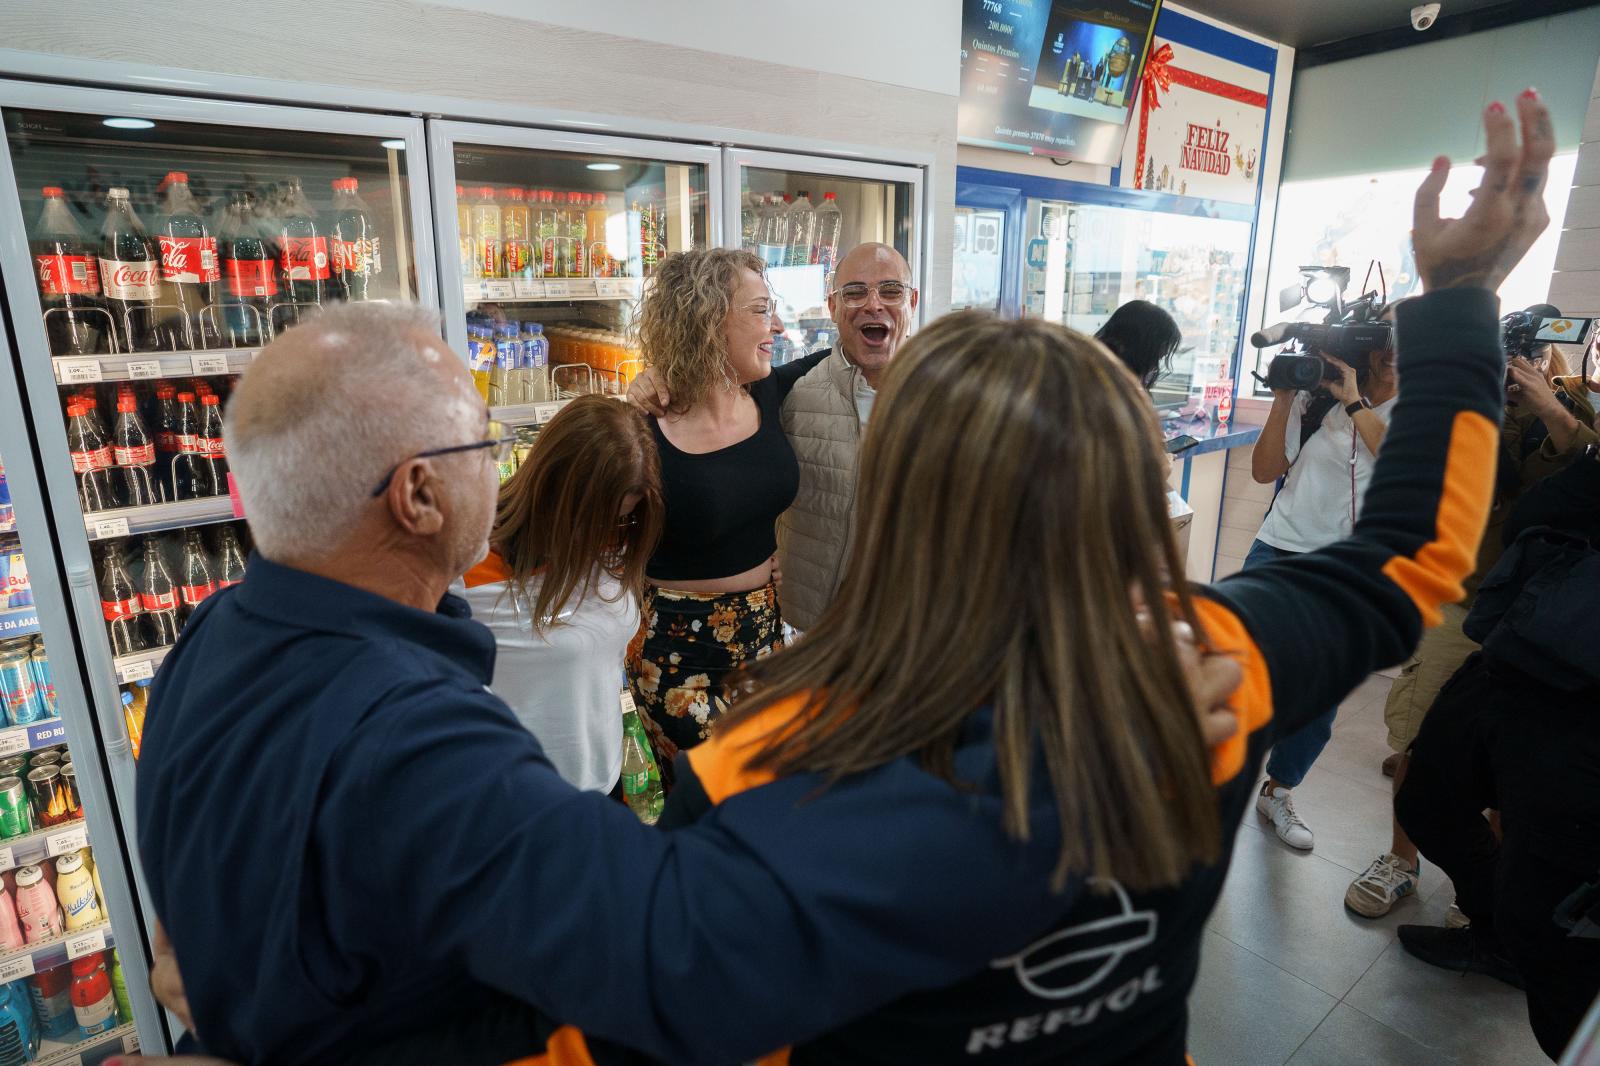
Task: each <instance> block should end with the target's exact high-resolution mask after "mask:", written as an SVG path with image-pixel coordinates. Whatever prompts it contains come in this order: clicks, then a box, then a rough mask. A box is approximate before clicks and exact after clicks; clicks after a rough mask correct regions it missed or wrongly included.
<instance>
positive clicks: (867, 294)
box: [833, 281, 911, 308]
mask: <svg viewBox="0 0 1600 1066" xmlns="http://www.w3.org/2000/svg"><path fill="white" fill-rule="evenodd" d="M874 292H876V293H877V294H878V302H879V303H881V304H883V305H884V306H885V307H899V306H900V305H901V304H903V303H905V302H906V296H907V294H909V293H910V292H911V286H909V285H907V284H905V283H904V282H900V281H880V282H879V283H878V284H876V285H863V284H861V283H859V282H852V283H851V284H849V285H843V286H840V287H839V288H837V289H834V290H833V294H834V295H835V296H837V297H839V299H840V300H842V301H844V305H845V306H846V307H851V308H854V307H865V306H867V301H868V300H869V299H871V298H872V294H873V293H874Z"/></svg>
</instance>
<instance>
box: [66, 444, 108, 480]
mask: <svg viewBox="0 0 1600 1066" xmlns="http://www.w3.org/2000/svg"><path fill="white" fill-rule="evenodd" d="M111 465H112V463H111V448H110V446H109V445H108V446H106V447H104V448H96V449H94V451H90V452H73V453H72V472H73V473H75V474H87V473H88V472H89V471H91V470H107V469H110V467H111Z"/></svg>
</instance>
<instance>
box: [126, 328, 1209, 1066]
mask: <svg viewBox="0 0 1600 1066" xmlns="http://www.w3.org/2000/svg"><path fill="white" fill-rule="evenodd" d="M225 432H226V443H227V448H228V455H229V460H230V462H231V464H232V467H233V470H234V473H235V474H236V476H237V479H238V481H239V490H240V495H241V497H242V498H243V500H244V505H245V508H246V511H247V513H248V516H249V519H250V522H251V524H252V526H253V528H254V531H255V537H256V543H257V547H258V550H259V554H258V555H256V556H254V557H253V558H252V559H251V561H250V564H249V567H248V570H247V572H246V576H245V579H244V581H243V582H242V583H241V584H239V585H238V586H235V587H234V588H231V589H226V590H224V591H222V592H220V593H218V594H217V595H215V596H212V597H211V598H209V599H208V600H207V601H206V602H205V603H204V604H203V605H202V606H201V607H200V609H199V610H198V611H197V612H196V613H195V615H194V617H193V619H192V620H191V621H190V623H189V625H188V626H187V627H186V628H185V629H184V631H183V634H182V636H181V637H180V639H179V641H178V644H177V647H176V648H174V649H173V652H172V654H171V655H170V656H169V657H168V658H167V660H166V662H165V663H164V664H163V666H162V668H161V671H160V673H159V674H158V676H157V678H156V684H155V692H154V695H153V698H152V700H151V710H150V714H149V719H148V721H147V723H146V730H145V734H144V750H143V755H142V758H141V761H140V763H139V781H138V795H137V805H138V846H139V855H140V858H141V860H142V864H143V869H144V872H145V875H146V878H147V880H148V883H149V887H150V895H151V901H152V905H153V907H154V910H155V912H156V915H157V917H158V918H159V922H160V925H161V927H164V929H165V931H166V932H167V933H168V934H170V946H171V949H172V952H173V953H174V955H175V959H176V965H177V969H178V970H180V971H181V973H182V975H183V976H182V980H181V982H178V981H177V980H176V979H175V977H174V975H172V974H171V973H170V967H166V966H162V965H158V970H166V971H168V974H167V976H168V977H169V978H172V980H168V981H166V982H164V984H163V987H164V989H165V991H166V995H165V997H164V999H165V1001H166V1002H167V1003H168V1004H169V1006H175V1007H180V1008H181V1007H183V1006H185V1004H184V1003H183V1000H182V988H183V987H185V986H186V987H187V1008H188V1012H189V1020H190V1026H191V1030H192V1031H193V1032H195V1033H197V1034H198V1036H199V1038H200V1041H201V1043H202V1044H203V1045H204V1050H206V1051H208V1052H210V1053H213V1054H220V1055H223V1056H225V1057H227V1058H229V1059H233V1060H237V1061H241V1062H246V1063H263V1062H271V1063H274V1064H280V1066H282V1064H287V1066H294V1064H299V1063H311V1062H340V1063H352V1062H357V1061H361V1060H363V1059H365V1060H366V1061H383V1062H385V1063H387V1064H391V1066H392V1064H394V1063H402V1062H446V1061H448V1062H451V1063H501V1062H506V1061H510V1060H512V1059H516V1058H519V1057H522V1056H526V1055H536V1054H540V1053H541V1052H543V1051H547V1050H548V1051H549V1052H550V1053H551V1061H562V1062H570V1061H590V1059H589V1058H587V1057H579V1055H580V1053H581V1055H583V1056H588V1055H593V1056H594V1061H601V1062H614V1061H617V1059H616V1058H615V1057H614V1056H615V1055H616V1054H617V1052H616V1050H615V1049H614V1048H610V1047H609V1046H608V1045H604V1044H601V1043H599V1042H597V1041H589V1042H587V1044H586V1040H585V1038H584V1037H582V1036H579V1035H577V1033H576V1032H574V1031H573V1030H571V1029H568V1028H563V1029H560V1030H557V1029H556V1028H555V1027H554V1026H553V1025H552V1024H550V1023H549V1022H548V1021H547V1020H546V1019H558V1020H560V1021H561V1022H564V1023H567V1024H568V1025H575V1026H579V1027H581V1028H582V1029H583V1030H584V1031H586V1032H589V1033H594V1034H599V1036H600V1037H604V1038H610V1039H613V1040H616V1041H618V1042H620V1043H622V1044H626V1045H628V1046H631V1047H633V1048H637V1049H639V1050H640V1051H643V1052H645V1053H647V1054H650V1055H653V1056H656V1057H658V1058H660V1059H665V1060H667V1061H671V1062H736V1061H740V1060H743V1059H749V1058H753V1057H755V1056H756V1055H758V1054H761V1053H763V1052H765V1051H768V1050H771V1049H772V1048H775V1047H779V1046H782V1045H783V1044H785V1043H787V1042H789V1041H792V1040H794V1039H797V1038H800V1037H804V1036H807V1035H810V1034H815V1033H819V1032H823V1031H826V1030H827V1029H829V1028H831V1027H833V1026H836V1025H838V1024H841V1023H842V1022H844V1021H845V1020H847V1019H849V1018H851V1017H853V1016H854V1015H856V1014H858V1013H861V1012H862V1011H865V1010H867V1009H869V1008H871V1007H873V1006H875V1005H877V1004H880V1003H883V1002H886V1001H888V1000H890V999H892V998H894V997H896V996H898V995H901V994H904V993H906V992H909V991H911V990H912V989H916V988H926V987H934V986H937V985H940V984H945V983H949V982H953V981H955V980H957V979H959V978H961V977H964V976H966V975H968V974H970V973H972V972H973V971H975V970H978V969H981V968H982V967H983V966H984V965H985V964H986V962H987V960H989V959H990V958H993V957H995V955H997V954H1000V953H1002V952H1004V951H1006V950H1011V949H1014V948H1017V947H1020V946H1021V945H1022V944H1024V943H1026V942H1027V940H1028V938H1029V937H1030V936H1031V935H1033V934H1034V933H1037V932H1038V931H1039V930H1040V929H1043V928H1044V927H1045V926H1046V925H1047V924H1048V922H1050V921H1051V920H1053V919H1054V918H1055V917H1056V916H1057V912H1058V911H1059V908H1060V899H1059V897H1057V896H1056V895H1055V894H1054V893H1053V892H1051V891H1050V890H1049V886H1048V877H1047V876H1046V874H1047V873H1048V871H1049V869H1050V865H1051V862H1053V860H1054V851H1053V850H1051V849H1050V847H1049V845H1048V844H1043V845H1040V849H1041V850H1040V852H1039V858H1040V864H1039V876H1038V878H1037V885H1036V886H1033V885H1032V882H1031V881H1029V882H1027V883H1028V884H1029V885H1030V886H1031V887H1029V888H1028V889H1027V892H1026V893H1025V894H1027V895H1029V898H1030V901H1031V902H1030V903H1029V904H1028V905H1026V906H1024V905H1018V903H1017V900H1016V898H1015V897H1016V892H1015V888H1016V883H1017V872H1018V869H1019V867H1018V866H1017V865H1016V864H1017V862H1018V861H1020V856H1021V852H1019V851H1017V850H1016V849H1015V848H1013V847H1011V846H1010V845H1009V844H997V847H996V850H994V851H983V849H979V851H980V852H983V853H981V854H974V853H972V852H971V846H970V845H967V846H966V848H967V850H966V851H964V852H963V854H962V855H961V861H959V862H957V861H956V860H955V859H954V858H953V857H950V858H949V861H948V863H946V862H945V861H944V860H941V859H938V858H937V857H935V856H934V855H933V854H932V852H930V850H929V849H937V847H938V846H939V845H940V843H941V842H944V841H948V840H950V839H951V838H952V837H953V836H954V835H956V834H954V833H952V832H951V831H950V829H949V825H948V823H947V822H944V821H941V818H945V819H951V818H953V819H957V820H962V821H964V820H966V819H970V818H971V817H972V812H971V809H970V800H969V799H968V798H967V797H966V796H965V795H964V794H959V793H956V792H954V791H952V790H948V789H943V788H942V786H940V791H941V795H942V794H943V793H945V792H948V793H949V797H950V798H949V800H948V802H945V803H943V804H942V805H941V804H932V805H929V804H923V805H922V807H921V808H919V811H920V815H919V818H920V820H919V822H918V823H917V825H916V826H914V827H911V829H909V830H908V831H907V832H905V833H902V834H895V835H894V836H893V837H892V838H891V839H878V838H876V837H872V838H870V839H868V838H865V837H863V836H862V835H861V834H859V833H854V832H852V831H851V828H852V827H854V826H857V825H859V822H860V812H859V811H858V810H855V809H853V808H851V807H850V805H849V803H848V802H846V803H845V804H844V805H843V806H840V807H834V806H833V805H830V804H820V805H815V806H814V807H813V809H811V810H810V813H809V817H810V818H811V819H813V820H812V821H811V822H809V823H808V824H810V825H811V826H812V827H813V829H812V830H811V831H808V832H807V833H805V834H803V835H801V836H794V835H791V834H788V833H785V832H783V831H782V830H781V829H780V828H779V827H778V826H776V825H774V824H773V821H774V820H773V819H771V818H761V817H757V818H755V819H754V820H753V822H752V820H751V819H750V818H748V817H746V818H744V819H741V818H739V817H738V816H737V812H736V811H735V812H733V813H730V814H729V815H726V816H724V815H722V814H721V813H718V814H715V815H708V816H706V817H704V818H702V819H700V820H699V821H698V822H696V823H695V824H694V825H692V826H689V827H687V828H684V829H680V830H678V831H675V832H672V833H661V832H657V831H656V830H653V829H650V828H647V827H645V826H643V825H641V824H639V822H638V821H637V820H636V819H635V818H634V816H633V814H632V813H631V812H630V811H629V810H628V809H627V808H626V807H624V806H623V805H621V804H619V803H616V802H614V801H612V800H610V799H607V798H606V797H604V796H601V795H599V794H597V793H585V792H579V791H578V790H576V789H574V788H572V787H571V786H570V785H568V784H566V783H565V782H563V781H562V780H561V778H560V776H559V775H558V774H557V773H556V771H555V770H554V769H553V768H552V767H551V765H550V763H549V761H548V760H547V759H546V758H545V756H544V753H543V751H542V750H541V749H540V747H539V743H538V741H537V740H536V739H535V738H534V737H533V736H531V735H529V733H528V732H527V731H526V730H524V729H523V728H522V727H521V726H520V725H519V724H518V722H517V719H516V717H515V716H514V715H513V714H512V712H511V711H510V709H509V708H508V707H506V705H505V704H504V703H502V702H501V701H500V700H499V699H498V698H497V697H495V696H494V695H493V694H491V693H490V692H489V690H488V689H487V688H486V687H485V686H486V685H487V683H488V681H489V680H490V676H491V673H492V671H493V667H494V657H495V645H494V639H493V637H492V636H491V635H490V633H489V631H488V630H487V629H485V628H484V627H483V626H481V625H478V624H477V623H475V622H473V621H471V620H470V619H469V618H467V617H466V605H465V603H464V602H463V601H461V600H459V599H457V598H455V597H453V596H449V595H447V594H446V590H447V589H448V587H449V585H450V583H451V581H452V580H453V579H454V578H455V577H457V576H458V575H459V574H460V573H461V572H462V571H463V570H465V569H466V568H467V567H469V566H470V565H472V564H473V563H474V562H475V561H476V560H477V559H478V558H479V557H480V556H482V555H483V554H484V551H485V542H486V538H487V536H488V532H489V528H490V520H491V517H492V515H493V512H494V507H495V499H496V493H495V454H496V452H497V451H500V450H502V449H504V448H505V447H506V446H507V443H508V441H507V439H506V438H505V437H504V436H502V431H501V430H500V429H499V427H497V426H496V425H494V424H493V423H491V422H489V420H488V414H487V412H486V410H485V408H484V405H483V402H482V401H481V400H480V399H479V397H478V395H477V393H476V392H475V391H474V390H473V387H472V382H471V379H470V377H469V375H468V374H467V371H466V368H465V366H464V365H463V363H462V362H461V361H460V360H459V359H457V358H456V356H455V355H454V354H453V353H452V352H451V351H450V350H449V349H448V348H447V347H445V346H444V344H442V343H441V342H440V340H439V336H438V333H437V322H436V320H435V319H434V317H433V316H432V315H431V314H427V313H424V312H421V311H417V310H413V309H408V308H402V307H388V306H381V305H365V306H360V305H354V306H347V307H341V308H335V309H331V310H328V311H326V312H324V313H323V314H321V315H320V316H319V317H317V318H316V319H314V320H312V321H311V322H309V323H307V324H305V325H302V326H299V327H297V328H296V329H294V330H291V331H290V332H288V333H286V334H285V335H284V336H283V337H281V338H280V339H279V340H277V341H274V342H273V343H272V344H271V345H270V346H269V347H268V348H266V349H265V350H264V351H263V352H262V353H261V356H260V358H259V359H257V360H256V362H255V364H254V366H252V367H251V369H250V370H249V372H248V373H246V374H245V376H244V379H243V380H242V381H241V382H240V384H239V387H238V389H237V390H236V391H235V392H234V394H233V397H232V401H231V406H230V409H229V411H228V417H227V422H226V430H225ZM1231 687H1232V686H1231V684H1229V685H1228V686H1227V688H1231ZM1223 691H1226V689H1224V690H1223ZM798 785H799V786H800V787H801V788H802V789H803V790H809V789H811V787H812V786H811V785H809V784H806V783H805V782H804V781H803V780H802V781H799V782H798ZM757 791H763V790H757ZM769 795H771V794H769ZM784 795H786V793H778V794H776V798H774V799H771V800H770V802H775V803H777V804H778V807H777V808H776V809H778V810H788V809H789V807H788V805H787V803H788V801H787V800H785V799H784V798H783V796H784ZM734 806H735V807H739V809H748V808H746V807H740V805H738V804H735V805H734ZM934 808H939V809H940V812H941V813H940V814H939V815H938V816H935V810H934ZM830 811H831V812H832V813H831V814H830ZM1046 860H1048V861H1046ZM923 864H932V865H930V866H929V868H930V870H936V871H937V872H936V873H934V874H930V879H926V880H925V881H923V882H921V883H924V884H926V886H927V889H928V891H926V892H925V893H921V895H924V896H926V897H927V898H923V899H919V900H917V901H915V905H914V906H913V907H911V908H909V909H908V904H909V903H911V901H908V900H906V899H903V898H899V897H897V896H896V895H895V894H894V893H888V894H882V893H879V894H875V895H873V896H871V897H870V898H862V897H860V896H859V894H857V893H852V892H850V891H848V890H845V891H840V889H841V888H844V889H847V888H848V885H849V883H850V878H851V876H852V874H851V871H853V870H860V869H863V868H866V867H878V866H881V867H883V868H886V869H901V870H906V869H916V868H919V867H920V865H923ZM958 867H959V870H958ZM1007 885H1009V886H1010V887H1011V893H1010V898H1011V902H1010V903H1008V905H1007V906H1006V907H1000V908H997V907H993V906H991V905H990V904H991V902H992V900H993V898H994V896H995V893H996V892H998V891H1000V890H1001V888H1002V887H1004V886H1007ZM157 943H158V949H159V948H160V947H162V946H163V945H164V944H165V943H166V940H165V937H164V936H163V935H162V932H161V930H160V928H158V933H157ZM167 961H170V959H167V958H165V957H163V959H160V960H158V963H164V962H167ZM175 989H176V991H175ZM384 1041H387V1042H388V1043H387V1044H384V1045H383V1047H382V1048H381V1049H378V1050H375V1045H378V1044H380V1043H382V1042H384ZM567 1055H571V1056H574V1057H572V1058H567V1057H563V1056H567Z"/></svg>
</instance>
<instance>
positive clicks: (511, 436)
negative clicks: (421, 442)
mask: <svg viewBox="0 0 1600 1066" xmlns="http://www.w3.org/2000/svg"><path fill="white" fill-rule="evenodd" d="M516 442H517V437H516V434H515V433H513V432H512V431H511V427H510V426H507V425H505V424H504V423H502V422H490V423H489V424H488V425H486V426H485V427H484V430H483V439H482V440H479V441H473V442H472V443H471V444H454V445H451V446H450V447H448V448H429V449H428V450H427V451H425V452H417V453H416V454H415V455H408V456H406V457H405V458H404V459H402V460H400V461H399V462H398V463H396V464H394V465H393V466H391V467H390V468H389V472H388V473H387V474H385V475H383V480H382V481H380V482H378V487H377V488H375V489H373V490H372V497H373V499H376V498H378V497H379V496H382V495H383V494H384V493H385V492H387V491H389V483H390V482H391V481H393V480H394V475H395V471H397V470H399V469H400V468H401V467H402V466H404V465H405V464H406V463H409V462H410V461H411V460H413V459H431V458H433V457H434V456H436V455H453V454H455V453H456V452H475V451H477V450H478V449H479V448H492V449H494V450H493V452H491V453H490V454H491V458H493V460H494V462H495V463H496V465H498V464H501V463H504V462H505V461H506V460H508V459H510V458H511V446H512V445H513V444H515V443H516Z"/></svg>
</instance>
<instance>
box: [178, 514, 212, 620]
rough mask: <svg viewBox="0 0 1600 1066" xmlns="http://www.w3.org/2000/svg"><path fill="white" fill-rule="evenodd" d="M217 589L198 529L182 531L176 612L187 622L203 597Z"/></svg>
mask: <svg viewBox="0 0 1600 1066" xmlns="http://www.w3.org/2000/svg"><path fill="white" fill-rule="evenodd" d="M215 591H217V580H216V578H215V576H213V574H212V572H211V560H209V559H207V558H206V546H205V544H203V543H202V542H201V540H200V531H199V530H198V529H186V530H184V531H183V561H182V562H180V563H179V564H178V613H179V617H180V619H181V620H182V621H183V622H184V623H185V624H188V621H189V616H190V615H192V614H194V609H195V608H196V607H198V606H200V604H201V602H202V601H204V600H205V598H206V597H207V596H209V595H211V594H212V593H213V592H215Z"/></svg>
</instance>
